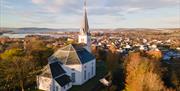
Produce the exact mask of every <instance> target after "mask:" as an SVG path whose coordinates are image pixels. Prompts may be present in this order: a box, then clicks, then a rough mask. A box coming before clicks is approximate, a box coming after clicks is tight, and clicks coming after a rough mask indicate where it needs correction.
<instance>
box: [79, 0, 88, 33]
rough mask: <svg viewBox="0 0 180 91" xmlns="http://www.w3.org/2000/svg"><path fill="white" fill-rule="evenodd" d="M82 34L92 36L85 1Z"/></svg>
mask: <svg viewBox="0 0 180 91" xmlns="http://www.w3.org/2000/svg"><path fill="white" fill-rule="evenodd" d="M80 34H81V35H88V34H90V32H89V24H88V17H87V7H86V0H84V12H83V20H82V23H81V28H80Z"/></svg>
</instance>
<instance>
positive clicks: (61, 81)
mask: <svg viewBox="0 0 180 91" xmlns="http://www.w3.org/2000/svg"><path fill="white" fill-rule="evenodd" d="M55 80H56V82H57V83H58V84H59V85H61V86H62V87H63V86H65V85H66V84H68V83H70V82H71V79H70V77H69V76H68V75H62V76H60V77H58V78H55Z"/></svg>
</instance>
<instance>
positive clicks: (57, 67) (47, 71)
mask: <svg viewBox="0 0 180 91" xmlns="http://www.w3.org/2000/svg"><path fill="white" fill-rule="evenodd" d="M65 73H66V72H65V71H64V69H63V68H62V66H61V64H60V63H59V62H58V61H56V62H52V63H49V64H48V65H47V66H46V67H45V68H44V69H43V73H42V74H41V75H40V76H44V77H49V78H53V79H54V80H55V81H56V82H57V83H58V84H59V85H60V86H62V87H63V86H65V85H66V84H68V83H70V82H71V79H70V77H69V76H68V75H66V74H65Z"/></svg>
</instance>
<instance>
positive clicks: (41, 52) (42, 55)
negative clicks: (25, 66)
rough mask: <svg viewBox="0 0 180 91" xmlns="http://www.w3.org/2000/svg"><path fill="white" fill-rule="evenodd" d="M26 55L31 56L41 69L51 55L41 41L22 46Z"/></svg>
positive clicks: (50, 50)
mask: <svg viewBox="0 0 180 91" xmlns="http://www.w3.org/2000/svg"><path fill="white" fill-rule="evenodd" d="M24 46H25V51H26V53H27V55H31V56H32V57H33V60H34V62H35V63H37V66H38V67H39V66H40V67H41V68H42V67H43V66H44V65H46V64H47V62H48V57H49V56H50V55H51V54H52V53H53V50H52V49H51V48H48V47H46V45H45V43H44V42H43V41H41V40H32V41H29V42H27V43H25V44H24Z"/></svg>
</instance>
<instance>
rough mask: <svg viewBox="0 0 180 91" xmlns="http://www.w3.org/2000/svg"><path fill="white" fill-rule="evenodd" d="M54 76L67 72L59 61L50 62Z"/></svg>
mask: <svg viewBox="0 0 180 91" xmlns="http://www.w3.org/2000/svg"><path fill="white" fill-rule="evenodd" d="M49 65H50V68H51V74H52V76H53V78H55V77H57V76H59V75H62V74H64V73H66V72H65V71H64V69H63V68H62V67H61V65H60V64H59V63H58V62H54V63H51V64H49Z"/></svg>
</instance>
